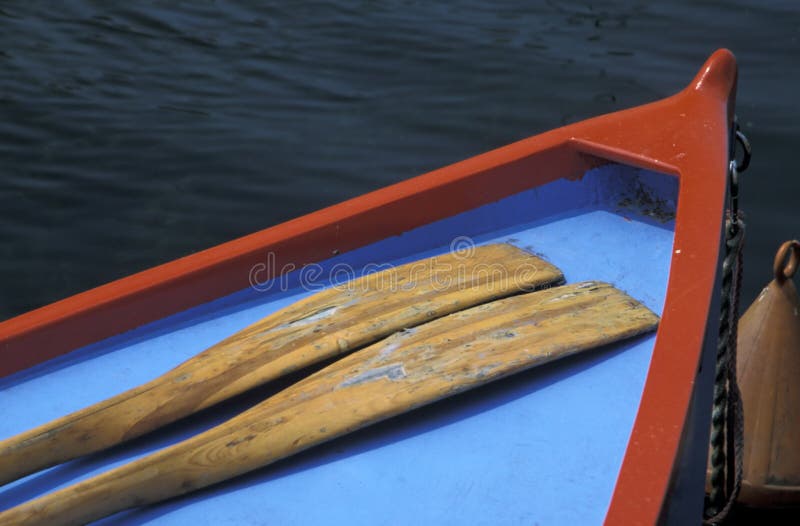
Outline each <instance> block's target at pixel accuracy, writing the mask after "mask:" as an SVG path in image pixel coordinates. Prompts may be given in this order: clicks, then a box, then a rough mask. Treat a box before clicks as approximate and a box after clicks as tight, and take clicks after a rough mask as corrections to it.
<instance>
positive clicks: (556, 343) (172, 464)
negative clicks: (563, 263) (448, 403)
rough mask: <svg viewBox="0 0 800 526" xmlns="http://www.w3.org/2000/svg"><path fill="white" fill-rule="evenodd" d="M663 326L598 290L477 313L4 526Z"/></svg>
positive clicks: (247, 463) (134, 502)
mask: <svg viewBox="0 0 800 526" xmlns="http://www.w3.org/2000/svg"><path fill="white" fill-rule="evenodd" d="M657 324H658V317H657V316H656V315H655V314H653V313H652V312H650V311H649V310H648V309H647V308H646V307H644V306H643V305H641V304H640V303H638V302H637V301H635V300H634V299H632V298H630V297H629V296H627V295H625V294H624V293H622V292H620V291H618V290H616V289H614V288H613V287H611V286H610V285H607V284H603V283H596V282H585V283H579V284H575V285H568V286H563V287H557V288H552V289H548V290H544V291H540V292H533V293H530V294H524V295H520V296H515V297H511V298H507V299H503V300H497V301H494V302H492V303H487V304H485V305H481V306H478V307H473V308H471V309H468V310H465V311H461V312H458V313H455V314H451V315H449V316H446V317H444V318H441V319H439V320H436V321H433V322H430V323H427V324H424V325H421V326H419V327H417V328H416V329H411V330H408V331H402V332H399V333H397V334H395V335H394V336H391V337H389V338H386V339H385V340H383V341H381V342H378V343H376V344H374V345H371V346H369V347H367V348H365V349H363V350H361V351H358V352H356V353H354V354H352V355H350V356H347V357H345V358H342V359H341V360H339V361H337V362H334V363H333V364H331V365H329V366H328V367H326V368H324V369H322V370H320V371H318V372H317V373H315V374H313V375H311V376H309V377H307V378H306V379H304V380H302V381H300V382H298V383H296V384H294V385H292V386H291V387H289V388H287V389H286V390H284V391H281V392H280V393H278V394H276V395H275V396H273V397H271V398H269V399H267V400H266V401H264V402H262V403H260V404H259V405H256V406H255V407H253V408H252V409H250V410H248V411H245V412H244V413H242V414H241V415H239V416H237V417H235V418H233V419H231V420H229V421H228V422H226V423H223V424H221V425H219V426H217V427H215V428H212V429H210V430H208V431H206V432H204V433H201V434H199V435H197V436H195V437H193V438H190V439H188V440H186V441H184V442H181V443H178V444H176V445H173V446H171V447H168V448H165V449H163V450H161V451H159V452H157V453H154V454H152V455H150V456H147V457H144V458H142V459H139V460H136V461H134V462H131V463H130V464H127V465H124V466H121V467H119V468H116V469H113V470H111V471H108V472H106V473H103V474H101V475H99V476H96V477H94V478H91V479H88V480H85V481H82V482H79V483H77V484H75V485H73V486H70V487H67V488H64V489H61V490H58V491H56V492H54V493H51V494H48V495H45V496H44V497H41V498H39V499H36V500H33V501H31V502H28V503H24V504H22V505H20V506H18V507H16V508H13V509H11V510H9V511H6V512H4V513H0V525H12V524H13V525H26V524H31V525H33V524H48V525H50V526H58V525H72V524H84V523H86V522H90V521H93V520H97V519H99V518H101V517H105V516H108V515H111V514H113V513H116V512H118V511H121V510H124V509H127V508H131V507H136V506H142V505H145V504H148V503H152V502H157V501H160V500H164V499H167V498H170V497H173V496H176V495H181V494H184V493H188V492H190V491H193V490H195V489H198V488H202V487H205V486H209V485H211V484H214V483H217V482H220V481H223V480H226V479H229V478H231V477H235V476H237V475H241V474H243V473H246V472H248V471H252V470H254V469H256V468H259V467H261V466H265V465H268V464H270V463H272V462H275V461H276V460H279V459H282V458H285V457H287V456H290V455H293V454H295V453H297V452H299V451H302V450H304V449H307V448H309V447H311V446H314V445H316V444H320V443H322V442H326V441H328V440H331V439H332V438H335V437H338V436H341V435H344V434H346V433H350V432H352V431H354V430H357V429H359V428H363V427H365V426H368V425H370V424H373V423H375V422H379V421H381V420H384V419H386V418H389V417H392V416H395V415H398V414H401V413H405V412H407V411H409V410H412V409H414V408H417V407H420V406H423V405H425V404H429V403H431V402H434V401H436V400H440V399H442V398H445V397H448V396H451V395H454V394H456V393H460V392H462V391H466V390H468V389H471V388H473V387H476V386H479V385H482V384H485V383H488V382H491V381H493V380H496V379H498V378H502V377H504V376H508V375H510V374H513V373H515V372H518V371H521V370H524V369H528V368H530V367H533V366H535V365H537V364H541V363H544V362H549V361H552V360H555V359H557V358H561V357H564V356H568V355H570V354H574V353H577V352H579V351H583V350H586V349H590V348H594V347H598V346H601V345H604V344H608V343H611V342H615V341H618V340H621V339H623V338H629V337H632V336H635V335H638V334H641V333H644V332H648V331H651V330H653V329H654V328H655V327H656V326H657ZM588 395H589V394H587V396H588Z"/></svg>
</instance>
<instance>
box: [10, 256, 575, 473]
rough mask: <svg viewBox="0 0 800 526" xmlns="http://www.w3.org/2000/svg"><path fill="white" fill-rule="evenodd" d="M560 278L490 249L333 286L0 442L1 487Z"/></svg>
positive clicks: (540, 265) (543, 265) (539, 263)
mask: <svg viewBox="0 0 800 526" xmlns="http://www.w3.org/2000/svg"><path fill="white" fill-rule="evenodd" d="M561 281H563V276H562V274H561V272H560V271H559V270H558V269H557V268H556V267H554V266H553V265H551V264H549V263H547V262H545V261H543V260H541V259H539V258H537V257H535V256H533V255H531V254H529V253H527V252H524V251H522V250H520V249H518V248H516V247H513V246H511V245H507V244H494V245H486V246H481V247H475V248H474V249H471V250H470V251H467V252H462V253H457V252H454V253H450V254H444V255H441V256H437V257H434V258H429V259H425V260H422V261H418V262H414V263H409V264H406V265H401V266H398V267H395V268H388V269H385V270H383V271H381V272H376V273H373V274H369V275H367V276H364V277H361V278H359V279H355V280H352V281H350V282H348V283H346V284H341V285H338V286H336V287H333V288H329V289H327V290H324V291H322V292H319V293H317V294H315V295H313V296H311V297H309V298H306V299H304V300H301V301H299V302H297V303H295V304H293V305H291V306H289V307H287V308H285V309H283V310H281V311H278V312H276V313H274V314H272V315H270V316H267V317H266V318H264V319H262V320H260V321H259V322H257V323H255V324H253V325H251V326H249V327H247V328H246V329H244V330H242V331H240V332H238V333H237V334H234V335H233V336H231V337H229V338H227V339H226V340H224V341H222V342H220V343H218V344H217V345H214V346H213V347H211V348H209V349H207V350H206V351H204V352H202V353H200V354H199V355H197V356H195V357H193V358H191V359H189V360H188V361H186V362H184V363H183V364H181V365H179V366H178V367H176V368H175V369H173V370H171V371H169V372H167V373H166V374H164V375H163V376H161V377H158V378H156V379H154V380H152V381H150V382H148V383H146V384H144V385H142V386H139V387H136V388H134V389H131V390H129V391H126V392H124V393H121V394H119V395H117V396H114V397H113V398H110V399H108V400H105V401H103V402H100V403H98V404H95V405H93V406H91V407H88V408H86V409H83V410H80V411H77V412H75V413H72V414H70V415H67V416H65V417H62V418H59V419H57V420H55V421H53V422H50V423H47V424H44V425H42V426H40V427H37V428H35V429H33V430H30V431H27V432H25V433H22V434H20V435H17V436H15V437H12V438H9V439H6V440H3V441H0V484H4V483H7V482H9V481H12V480H15V479H17V478H19V477H22V476H24V475H27V474H30V473H33V472H35V471H38V470H40V469H44V468H46V467H50V466H53V465H56V464H59V463H61V462H65V461H67V460H70V459H72V458H76V457H79V456H82V455H86V454H88V453H92V452H95V451H99V450H102V449H105V448H108V447H110V446H112V445H115V444H118V443H120V442H124V441H126V440H129V439H132V438H135V437H137V436H140V435H142V434H144V433H147V432H149V431H152V430H153V429H156V428H158V427H161V426H164V425H166V424H168V423H170V422H173V421H175V420H178V419H179V418H182V417H185V416H187V415H189V414H192V413H194V412H197V411H199V410H201V409H204V408H207V407H209V406H211V405H213V404H216V403H218V402H220V401H222V400H225V399H227V398H230V397H232V396H235V395H237V394H240V393H242V392H244V391H246V390H248V389H251V388H253V387H256V386H258V385H261V384H264V383H266V382H269V381H271V380H274V379H276V378H279V377H281V376H283V375H285V374H288V373H291V372H293V371H297V370H299V369H302V368H304V367H308V366H311V365H313V364H315V363H318V362H321V361H324V360H328V359H330V358H332V357H335V356H338V355H341V354H344V353H347V352H350V351H352V350H354V349H357V348H359V347H363V346H364V345H368V344H370V343H372V342H375V341H377V340H379V339H381V338H383V337H385V336H387V335H389V334H392V333H393V332H395V331H397V330H400V329H403V328H408V327H414V326H415V325H418V324H420V323H423V322H426V321H430V320H432V319H435V318H438V317H440V316H444V315H446V314H449V313H451V312H455V311H458V310H461V309H464V308H467V307H471V306H473V305H477V304H480V303H483V302H486V301H490V300H492V299H496V298H502V297H506V296H509V295H512V294H517V293H519V292H521V291H523V290H531V289H534V288H538V287H543V286H547V285H551V284H557V283H560V282H561Z"/></svg>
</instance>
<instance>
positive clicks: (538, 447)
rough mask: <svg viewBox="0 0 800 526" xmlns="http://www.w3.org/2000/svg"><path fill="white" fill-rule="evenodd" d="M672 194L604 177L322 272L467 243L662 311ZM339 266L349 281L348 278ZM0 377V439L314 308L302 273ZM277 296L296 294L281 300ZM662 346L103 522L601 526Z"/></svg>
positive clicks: (640, 342) (640, 344)
mask: <svg viewBox="0 0 800 526" xmlns="http://www.w3.org/2000/svg"><path fill="white" fill-rule="evenodd" d="M676 195H677V181H676V180H675V179H673V178H671V177H669V176H663V175H659V174H653V173H650V172H643V171H639V170H635V169H632V168H627V167H621V166H615V165H611V166H606V167H603V168H599V169H596V170H593V171H591V172H589V173H588V174H586V175H585V176H584V178H583V179H581V180H580V181H557V182H555V183H551V184H549V185H546V186H545V187H542V188H538V189H533V190H530V191H526V192H523V193H521V194H517V195H515V196H512V197H509V198H506V199H504V200H501V201H499V202H497V203H493V204H490V205H487V206H484V207H481V208H479V209H476V210H473V211H470V212H467V213H464V214H460V215H459V216H455V217H453V218H449V219H447V220H443V221H439V222H437V223H435V224H432V225H428V226H426V227H422V228H419V229H416V230H414V231H412V232H407V233H405V234H403V235H402V236H398V237H395V238H391V239H387V240H384V241H382V242H379V243H376V244H374V245H370V246H368V247H364V248H362V249H359V250H357V251H354V252H351V253H348V254H344V255H341V256H338V257H336V258H333V259H331V260H329V261H326V262H324V263H323V264H322V266H321V267H320V270H321V271H322V274H321V276H320V279H321V280H322V281H321V282H320V283H327V279H325V278H326V277H327V276H328V273H329V271H330V270H331V269H332V268H333V265H335V264H337V263H346V264H348V265H351V266H352V267H353V268H354V269H356V270H359V269H362V268H363V267H364V266H365V265H367V264H368V263H371V262H373V263H385V262H391V263H400V262H405V261H410V260H414V259H418V258H420V257H426V256H429V255H433V254H435V253H441V252H444V251H447V250H449V248H450V245H451V243H452V242H453V240H456V239H457V240H458V241H457V242H462V241H464V240H463V239H462V238H460V237H459V236H468V237H469V238H470V239H472V240H474V242H476V243H490V242H509V243H513V244H515V245H517V246H519V247H522V248H524V249H527V250H530V251H532V252H535V253H536V254H538V255H540V256H542V257H544V258H546V259H547V260H549V261H551V262H552V263H554V264H555V265H557V266H558V267H559V268H561V269H562V271H563V272H564V275H565V276H566V279H567V281H568V282H576V281H581V280H602V281H607V282H610V283H612V284H614V285H616V286H617V287H618V288H620V289H622V290H624V291H626V292H628V293H629V294H631V295H632V296H634V297H635V298H637V299H639V300H640V301H642V302H643V303H644V304H646V305H647V306H648V307H649V308H651V309H652V310H654V311H655V312H657V313H660V312H661V310H662V305H663V301H664V296H665V291H666V283H667V278H668V274H669V261H670V258H671V254H672V250H673V247H672V241H673V227H674V221H672V220H671V212H674V210H675V199H676ZM339 268H341V267H339ZM285 285H286V286H285V287H281V286H280V283H278V282H273V283H271V287H270V290H268V291H256V290H246V291H241V292H239V293H236V294H233V295H231V296H228V297H226V298H222V299H220V300H217V301H215V302H211V303H209V304H206V305H202V306H200V307H197V308H194V309H191V310H189V311H186V312H184V313H180V314H177V315H175V316H172V317H170V318H168V319H165V320H162V321H159V322H156V323H153V324H150V325H148V326H145V327H142V328H140V329H137V330H134V331H131V332H129V333H126V334H123V335H120V336H117V337H114V338H111V339H109V340H106V341H104V342H100V343H98V344H94V345H91V346H88V347H86V348H83V349H80V350H78V351H75V352H73V353H71V354H70V355H68V356H65V357H62V358H60V359H57V360H54V361H52V362H49V363H48V364H45V365H42V366H39V367H37V368H34V369H31V370H29V371H27V372H24V373H20V374H17V375H15V376H13V377H11V378H7V379H4V380H0V407H2V408H3V410H2V411H3V415H2V419H0V438H6V437H8V436H11V435H13V434H16V433H18V432H21V431H24V430H26V429H29V428H31V427H33V426H35V425H37V424H40V423H43V422H46V421H48V420H50V419H53V418H56V417H58V416H62V415H64V414H66V413H68V412H70V411H73V410H77V409H79V408H82V407H84V406H86V405H88V404H91V403H94V402H96V401H99V400H102V399H104V398H106V397H108V396H111V395H114V394H116V393H118V392H121V391H123V390H125V389H128V388H130V387H133V386H135V385H138V384H140V383H142V382H145V381H147V380H150V379H152V378H153V377H155V376H157V375H158V374H160V373H162V372H164V371H166V370H168V369H170V368H171V367H173V366H175V365H177V364H178V363H180V362H182V361H184V360H186V359H188V358H190V357H191V356H193V355H195V354H197V353H198V352H200V351H202V350H203V349H205V348H206V347H208V346H210V345H212V344H214V343H216V342H218V341H219V340H221V339H223V338H224V337H226V336H228V335H230V334H231V333H233V332H235V331H237V330H239V329H241V328H244V327H245V326H247V325H249V324H250V323H253V322H255V321H257V320H258V319H260V318H262V317H263V316H265V315H267V314H269V313H271V312H274V311H275V310H277V309H279V308H281V307H283V306H286V305H288V304H289V303H291V302H293V301H295V300H296V299H298V298H299V297H302V296H304V295H307V294H309V292H307V291H305V290H303V289H302V287H300V277H299V276H298V275H297V273H294V274H293V275H292V276H290V279H289V280H288V282H287V283H285ZM282 288H285V289H286V290H281V289H282ZM654 339H655V337H654V336H652V335H651V336H648V337H642V338H639V339H637V340H633V341H631V342H625V343H622V344H619V345H614V346H610V347H607V348H603V349H599V350H597V351H595V352H593V353H589V354H586V355H582V356H577V357H573V358H570V359H566V360H564V361H562V362H558V363H554V364H549V365H546V366H543V367H540V368H537V369H534V370H532V371H528V372H526V373H522V374H520V375H517V376H515V377H512V378H508V379H505V380H502V381H500V382H498V383H496V384H494V385H491V386H487V387H485V388H481V389H478V390H476V391H473V392H470V393H467V394H465V395H460V396H458V397H456V398H454V399H450V400H447V401H444V402H440V403H437V404H434V405H433V406H430V407H427V408H423V409H420V410H417V411H415V412H413V413H411V414H408V415H404V416H402V417H399V418H396V419H393V420H390V421H388V422H384V423H382V424H379V425H377V426H374V427H372V428H370V429H367V430H363V431H361V432H358V433H356V434H354V435H352V436H350V437H345V438H342V439H339V440H336V441H333V442H331V443H328V444H326V445H323V446H320V447H317V448H314V449H312V450H310V451H307V452H305V453H303V454H301V455H298V456H296V457H293V458H291V459H287V460H284V461H282V462H280V463H278V464H275V465H273V466H270V467H267V468H264V469H261V470H258V471H256V472H254V473H252V474H250V475H247V476H244V477H241V478H239V479H236V480H234V481H231V482H228V483H225V484H221V485H219V486H216V487H214V488H211V489H207V490H204V491H201V492H198V493H195V494H192V495H189V496H187V497H185V498H181V499H176V500H172V501H169V502H166V503H164V504H161V505H158V506H153V507H148V508H144V509H140V510H133V511H129V512H124V513H121V514H118V515H116V516H114V517H112V518H110V519H107V520H106V521H103V523H104V524H126V525H134V524H149V523H153V524H159V525H161V524H165V525H169V524H188V523H193V524H198V525H199V524H214V525H221V524H237V525H238V524H281V525H289V524H349V525H353V524H365V525H366V524H370V525H379V524H397V525H407V524H454V525H456V524H458V525H464V524H487V525H490V524H491V525H494V524H526V525H527V524H540V525H547V524H598V523H600V522H602V520H603V517H604V516H605V512H606V509H607V507H608V503H609V500H610V498H611V494H612V491H613V488H614V484H615V481H616V474H617V472H618V469H619V466H620V463H621V461H622V457H623V454H624V451H625V447H626V445H627V441H628V437H629V435H630V430H631V425H632V423H633V420H634V417H635V415H636V411H637V408H638V402H639V398H640V396H641V391H642V386H643V384H644V380H645V376H646V373H647V368H648V366H649V362H650V357H651V353H652V348H653V343H654ZM279 388H280V385H275V386H267V387H265V388H263V389H261V390H259V391H258V392H255V393H252V394H248V395H245V396H243V397H240V398H239V399H237V400H234V401H231V402H226V403H224V404H221V405H220V406H218V407H216V408H212V409H211V410H209V411H206V412H205V413H203V414H201V415H198V416H197V417H193V418H190V419H187V420H186V421H185V422H180V423H178V424H175V425H173V426H170V427H169V428H167V429H165V430H162V431H158V432H156V433H153V434H152V435H150V436H147V437H143V438H141V439H138V440H136V441H134V442H132V443H130V444H127V445H124V446H120V447H117V448H115V449H113V450H112V451H109V452H107V453H105V454H102V455H94V456H91V457H88V458H86V459H81V460H77V461H73V462H70V463H67V464H65V465H63V466H59V467H56V468H52V469H50V470H48V471H45V472H42V473H39V474H35V475H31V476H29V477H27V478H26V479H23V480H21V481H18V482H16V483H13V484H9V485H7V486H5V487H2V488H0V509H5V508H7V507H10V506H13V505H15V504H18V503H20V502H22V501H25V500H28V499H30V498H33V497H35V496H37V495H40V494H41V493H44V492H48V491H51V490H52V489H55V488H57V487H61V486H64V485H67V484H70V483H72V482H75V481H76V480H79V479H81V478H84V477H87V476H89V475H92V474H95V473H98V472H100V471H104V470H106V469H108V468H109V467H110V466H114V465H118V464H121V463H123V462H126V461H128V460H130V459H132V458H135V457H137V456H140V455H143V454H146V453H148V452H150V451H153V450H155V449H158V448H161V447H163V446H165V445H168V444H170V443H174V442H176V441H178V440H181V439H182V438H185V437H186V436H189V435H192V434H195V433H197V432H199V431H201V430H203V429H206V428H208V427H210V426H212V425H215V424H217V423H219V422H222V421H224V420H225V419H227V418H229V417H230V416H232V415H234V414H237V413H238V412H240V411H241V410H243V409H244V408H246V407H249V406H250V405H252V404H254V403H256V402H258V401H260V400H262V399H263V398H264V397H266V396H268V395H269V393H270V392H274V391H275V390H276V389H279Z"/></svg>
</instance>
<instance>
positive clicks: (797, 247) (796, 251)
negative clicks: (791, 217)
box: [772, 239, 800, 283]
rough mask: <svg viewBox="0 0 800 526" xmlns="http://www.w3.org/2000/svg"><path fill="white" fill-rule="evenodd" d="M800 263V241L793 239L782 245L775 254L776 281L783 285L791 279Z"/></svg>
mask: <svg viewBox="0 0 800 526" xmlns="http://www.w3.org/2000/svg"><path fill="white" fill-rule="evenodd" d="M790 251H791V252H790ZM787 256H788V261H787ZM798 263H800V241H797V240H796V239H792V240H790V241H787V242H785V243H784V244H783V245H781V248H779V249H778V252H777V253H776V254H775V264H774V265H773V266H772V270H773V272H774V273H775V281H777V282H778V283H783V282H784V281H785V280H787V279H791V278H792V276H794V273H795V271H796V270H797V265H798Z"/></svg>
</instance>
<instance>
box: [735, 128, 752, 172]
mask: <svg viewBox="0 0 800 526" xmlns="http://www.w3.org/2000/svg"><path fill="white" fill-rule="evenodd" d="M736 142H738V143H739V144H741V145H742V151H743V152H744V154H743V155H742V164H739V162H738V161H737V162H736V168H737V169H738V170H739V171H740V172H744V171H745V170H747V167H748V166H750V158H751V157H752V156H753V149H752V148H751V146H750V140H749V139H748V138H747V136H746V135H745V134H744V133H742V131H741V130H739V129H738V128H737V129H736Z"/></svg>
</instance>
